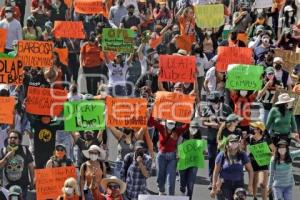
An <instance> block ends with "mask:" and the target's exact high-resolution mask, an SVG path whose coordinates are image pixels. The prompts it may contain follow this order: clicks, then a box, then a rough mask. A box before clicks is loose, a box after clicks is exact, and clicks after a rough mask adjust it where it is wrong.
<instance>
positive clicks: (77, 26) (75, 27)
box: [53, 21, 85, 39]
mask: <svg viewBox="0 0 300 200" xmlns="http://www.w3.org/2000/svg"><path fill="white" fill-rule="evenodd" d="M53 34H54V36H55V37H56V38H74V39H84V38H85V34H84V28H83V23H82V21H76V22H75V21H74V22H73V21H55V22H54V28H53Z"/></svg>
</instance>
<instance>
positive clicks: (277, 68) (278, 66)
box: [274, 64, 282, 70]
mask: <svg viewBox="0 0 300 200" xmlns="http://www.w3.org/2000/svg"><path fill="white" fill-rule="evenodd" d="M274 67H275V69H276V70H280V69H281V68H282V66H281V65H280V64H276V65H275V66H274Z"/></svg>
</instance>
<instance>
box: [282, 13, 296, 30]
mask: <svg viewBox="0 0 300 200" xmlns="http://www.w3.org/2000/svg"><path fill="white" fill-rule="evenodd" d="M295 15H296V12H295V10H294V11H293V16H292V17H291V23H289V20H288V19H289V18H290V17H289V14H288V12H285V13H284V19H285V20H284V23H285V26H286V27H290V26H291V25H292V24H295V21H296V20H295Z"/></svg>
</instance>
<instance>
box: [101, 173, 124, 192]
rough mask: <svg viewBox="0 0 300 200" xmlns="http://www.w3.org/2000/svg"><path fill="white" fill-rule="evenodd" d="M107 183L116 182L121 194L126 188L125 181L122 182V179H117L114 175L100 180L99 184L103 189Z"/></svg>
mask: <svg viewBox="0 0 300 200" xmlns="http://www.w3.org/2000/svg"><path fill="white" fill-rule="evenodd" d="M109 183H116V184H118V185H119V186H120V193H121V194H123V193H124V192H125V190H126V183H124V182H123V181H122V180H120V179H118V178H117V177H116V176H111V177H109V178H104V179H102V181H101V186H102V188H103V190H104V191H105V190H106V188H107V185H108V184H109Z"/></svg>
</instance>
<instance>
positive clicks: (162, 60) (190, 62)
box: [158, 55, 196, 83]
mask: <svg viewBox="0 0 300 200" xmlns="http://www.w3.org/2000/svg"><path fill="white" fill-rule="evenodd" d="M159 67H160V73H159V77H158V80H160V81H170V82H173V83H176V82H185V83H194V81H195V73H196V57H195V56H174V55H160V56H159Z"/></svg>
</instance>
